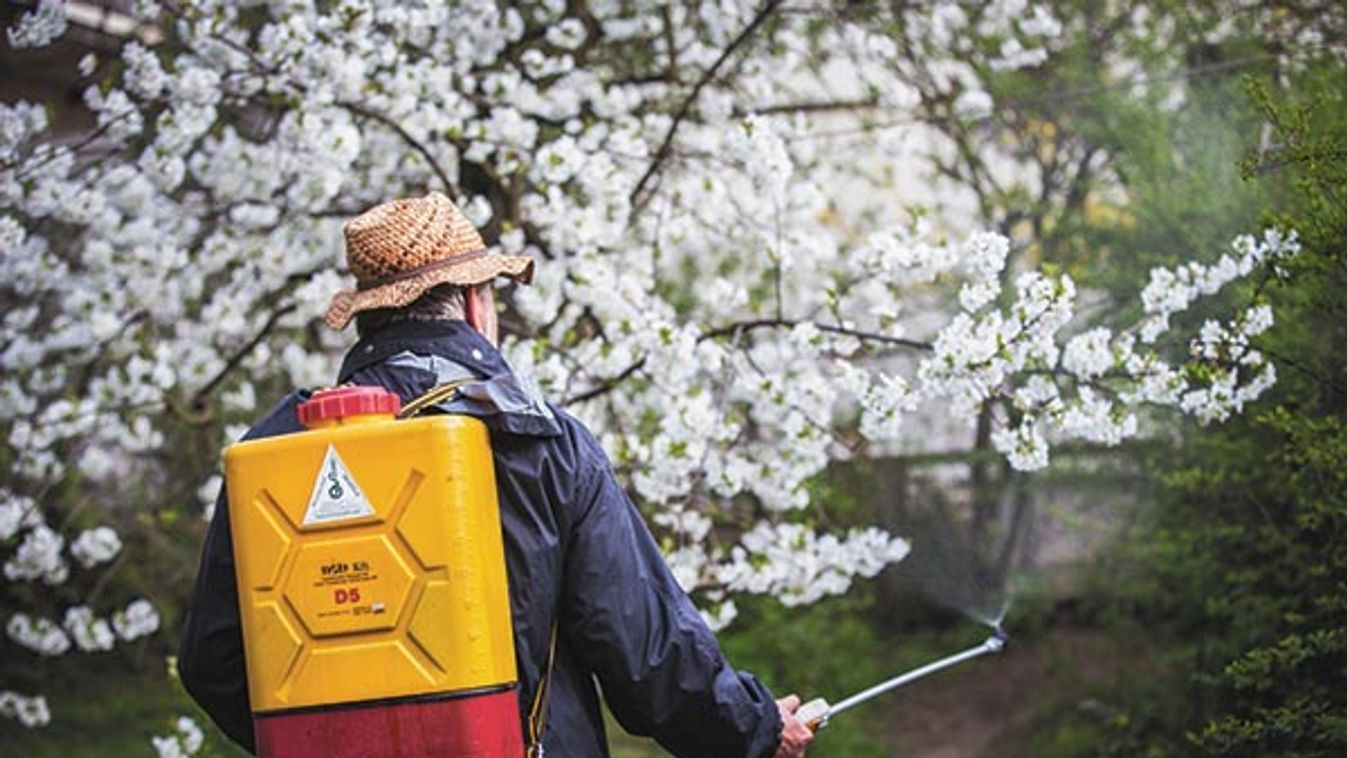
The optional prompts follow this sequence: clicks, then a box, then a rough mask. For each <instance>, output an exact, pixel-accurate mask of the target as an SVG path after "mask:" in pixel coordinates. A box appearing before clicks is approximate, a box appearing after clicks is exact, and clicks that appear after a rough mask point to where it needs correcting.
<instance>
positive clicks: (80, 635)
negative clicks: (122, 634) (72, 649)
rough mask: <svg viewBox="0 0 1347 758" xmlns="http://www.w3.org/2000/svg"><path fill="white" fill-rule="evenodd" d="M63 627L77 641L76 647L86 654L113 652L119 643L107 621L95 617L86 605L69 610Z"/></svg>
mask: <svg viewBox="0 0 1347 758" xmlns="http://www.w3.org/2000/svg"><path fill="white" fill-rule="evenodd" d="M62 626H64V627H65V631H66V632H68V633H69V634H70V636H71V638H73V639H74V640H75V646H76V647H78V648H79V649H80V650H83V651H84V652H86V653H92V652H97V651H101V650H111V649H112V646H113V645H114V644H116V642H117V638H116V637H115V636H114V635H113V633H112V627H110V626H109V625H108V622H107V620H106V619H101V618H97V617H95V616H94V612H93V610H92V609H90V608H89V607H88V606H85V605H79V606H72V607H70V608H67V609H66V612H65V620H64V622H63V623H62Z"/></svg>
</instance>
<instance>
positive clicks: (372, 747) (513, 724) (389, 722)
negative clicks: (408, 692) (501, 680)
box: [253, 687, 524, 758]
mask: <svg viewBox="0 0 1347 758" xmlns="http://www.w3.org/2000/svg"><path fill="white" fill-rule="evenodd" d="M253 730H254V733H255V737H256V740H257V756H258V758H507V757H508V758H519V756H522V755H523V754H524V743H523V739H522V737H521V736H520V732H519V698H518V696H517V695H516V691H515V689H514V688H513V687H512V688H510V689H508V690H501V691H499V692H492V693H488V694H482V695H469V696H460V697H450V698H444V699H438V700H419V701H409V702H401V703H399V702H384V703H378V704H370V705H355V706H352V705H345V704H343V705H341V706H338V707H334V708H331V709H325V710H305V711H300V712H297V713H273V714H254V716H253Z"/></svg>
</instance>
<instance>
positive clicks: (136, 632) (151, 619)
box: [112, 599, 159, 642]
mask: <svg viewBox="0 0 1347 758" xmlns="http://www.w3.org/2000/svg"><path fill="white" fill-rule="evenodd" d="M112 628H113V629H115V630H117V636H118V637H120V638H121V639H122V640H123V641H124V642H131V641H132V640H136V639H139V638H141V637H145V636H148V635H151V634H154V633H155V632H156V631H158V630H159V613H158V612H157V611H155V610H154V606H152V605H150V602H149V601H148V600H144V599H140V600H133V601H131V603H130V604H129V605H127V606H126V608H125V609H124V610H121V611H118V612H117V613H114V614H113V615H112Z"/></svg>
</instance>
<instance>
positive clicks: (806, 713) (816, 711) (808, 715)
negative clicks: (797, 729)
mask: <svg viewBox="0 0 1347 758" xmlns="http://www.w3.org/2000/svg"><path fill="white" fill-rule="evenodd" d="M831 710H832V706H831V705H828V701H827V700H824V699H823V698H821V697H816V698H814V699H813V700H810V701H809V702H807V703H805V704H804V705H802V706H800V708H799V710H797V711H795V718H797V719H799V720H800V723H802V724H804V725H805V726H807V727H809V731H811V732H817V731H818V730H820V729H822V728H823V727H825V726H827V725H828V713H829V712H830V711H831Z"/></svg>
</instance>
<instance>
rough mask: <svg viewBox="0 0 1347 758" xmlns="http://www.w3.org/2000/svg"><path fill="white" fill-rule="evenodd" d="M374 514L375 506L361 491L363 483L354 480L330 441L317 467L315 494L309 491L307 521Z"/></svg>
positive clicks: (325, 521)
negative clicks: (318, 467) (319, 467)
mask: <svg viewBox="0 0 1347 758" xmlns="http://www.w3.org/2000/svg"><path fill="white" fill-rule="evenodd" d="M373 515H374V506H373V505H370V502H369V500H368V499H367V498H366V497H365V493H364V492H361V491H360V485H358V484H356V483H355V477H353V476H351V472H350V471H349V470H347V468H346V464H345V463H342V462H341V456H340V455H337V449H336V448H334V447H332V446H331V445H328V446H327V455H325V456H323V467H322V468H321V469H319V470H318V480H317V481H315V482H314V483H313V494H312V495H309V510H308V511H306V512H305V513H304V525H305V526H308V525H309V524H325V523H327V522H329V521H340V520H342V519H349V518H360V517H361V516H373Z"/></svg>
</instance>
